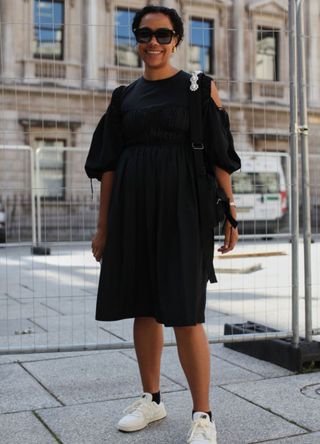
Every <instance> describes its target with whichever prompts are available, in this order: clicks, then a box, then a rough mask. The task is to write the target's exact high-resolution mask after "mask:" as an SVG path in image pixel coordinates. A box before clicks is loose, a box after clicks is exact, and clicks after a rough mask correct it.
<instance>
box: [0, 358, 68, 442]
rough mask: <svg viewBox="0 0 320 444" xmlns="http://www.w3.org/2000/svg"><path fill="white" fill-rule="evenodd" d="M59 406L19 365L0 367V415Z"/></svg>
mask: <svg viewBox="0 0 320 444" xmlns="http://www.w3.org/2000/svg"><path fill="white" fill-rule="evenodd" d="M60 405H61V404H60V403H59V402H58V401H57V400H56V399H55V398H54V397H53V396H52V395H51V394H50V393H48V391H46V390H45V389H44V388H43V387H42V386H41V385H40V384H39V383H38V382H37V381H36V380H35V379H34V378H33V377H32V376H31V375H30V374H29V373H28V372H27V371H26V370H25V369H23V368H22V367H21V365H20V364H4V365H1V366H0V413H8V412H17V411H22V410H32V409H36V408H42V407H46V408H47V407H55V406H60ZM0 441H1V438H0Z"/></svg>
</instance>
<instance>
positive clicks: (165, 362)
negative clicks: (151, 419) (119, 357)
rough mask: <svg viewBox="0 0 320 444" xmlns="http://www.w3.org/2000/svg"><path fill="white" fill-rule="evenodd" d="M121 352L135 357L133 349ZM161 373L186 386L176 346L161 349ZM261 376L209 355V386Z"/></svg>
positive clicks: (259, 377)
mask: <svg viewBox="0 0 320 444" xmlns="http://www.w3.org/2000/svg"><path fill="white" fill-rule="evenodd" d="M122 353H124V354H125V355H127V356H131V357H132V358H133V359H135V354H134V351H133V350H123V351H122ZM161 374H162V375H164V376H167V377H168V378H170V379H171V380H173V381H175V382H177V383H179V384H181V385H182V386H184V387H186V388H187V387H188V385H187V380H186V377H185V375H184V372H183V370H182V368H181V365H180V362H179V357H178V352H177V348H176V347H174V346H172V347H166V348H165V349H164V350H163V353H162V359H161ZM262 378H263V377H262V376H261V375H258V374H257V373H253V372H251V371H249V370H246V369H244V368H241V367H238V366H236V365H234V364H230V363H229V362H226V361H224V360H222V359H220V358H217V357H211V386H214V385H220V384H228V383H232V382H237V381H239V382H241V381H252V380H254V381H255V380H259V379H262Z"/></svg>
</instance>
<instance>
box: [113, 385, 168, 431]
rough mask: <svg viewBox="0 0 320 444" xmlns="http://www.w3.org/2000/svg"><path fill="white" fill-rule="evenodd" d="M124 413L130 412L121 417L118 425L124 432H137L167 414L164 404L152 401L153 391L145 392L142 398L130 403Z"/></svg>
mask: <svg viewBox="0 0 320 444" xmlns="http://www.w3.org/2000/svg"><path fill="white" fill-rule="evenodd" d="M123 413H128V415H126V416H124V417H123V418H121V419H120V421H119V422H118V424H117V427H118V429H119V430H121V431H122V432H135V431H136V430H141V429H143V428H145V427H146V426H147V425H148V424H149V423H150V422H153V421H158V420H159V419H162V418H164V417H165V416H167V412H166V410H165V408H164V404H163V402H162V401H161V402H160V404H157V403H156V402H155V401H152V394H151V393H143V395H142V396H141V398H140V399H138V400H137V401H135V402H133V403H132V404H130V405H129V406H128V407H127V408H126V409H125V410H124V411H123Z"/></svg>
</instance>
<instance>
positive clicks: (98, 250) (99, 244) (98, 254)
mask: <svg viewBox="0 0 320 444" xmlns="http://www.w3.org/2000/svg"><path fill="white" fill-rule="evenodd" d="M106 239H107V233H106V230H105V231H102V230H97V232H96V234H95V235H94V237H93V239H92V243H91V249H92V254H93V256H94V257H95V259H96V261H97V262H100V261H101V258H102V254H103V250H104V247H105V244H106Z"/></svg>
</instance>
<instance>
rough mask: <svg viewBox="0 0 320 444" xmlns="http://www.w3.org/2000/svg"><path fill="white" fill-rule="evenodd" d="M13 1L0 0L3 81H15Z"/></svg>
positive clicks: (0, 63)
mask: <svg viewBox="0 0 320 444" xmlns="http://www.w3.org/2000/svg"><path fill="white" fill-rule="evenodd" d="M14 16H15V15H14V2H12V1H11V0H1V2H0V17H1V24H0V38H1V47H2V48H1V50H2V54H1V61H0V66H1V78H2V80H3V81H4V82H8V83H10V82H14V81H15V75H16V73H15V62H16V60H15V51H14V47H15V46H14V29H13V27H14V24H13V22H14Z"/></svg>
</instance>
